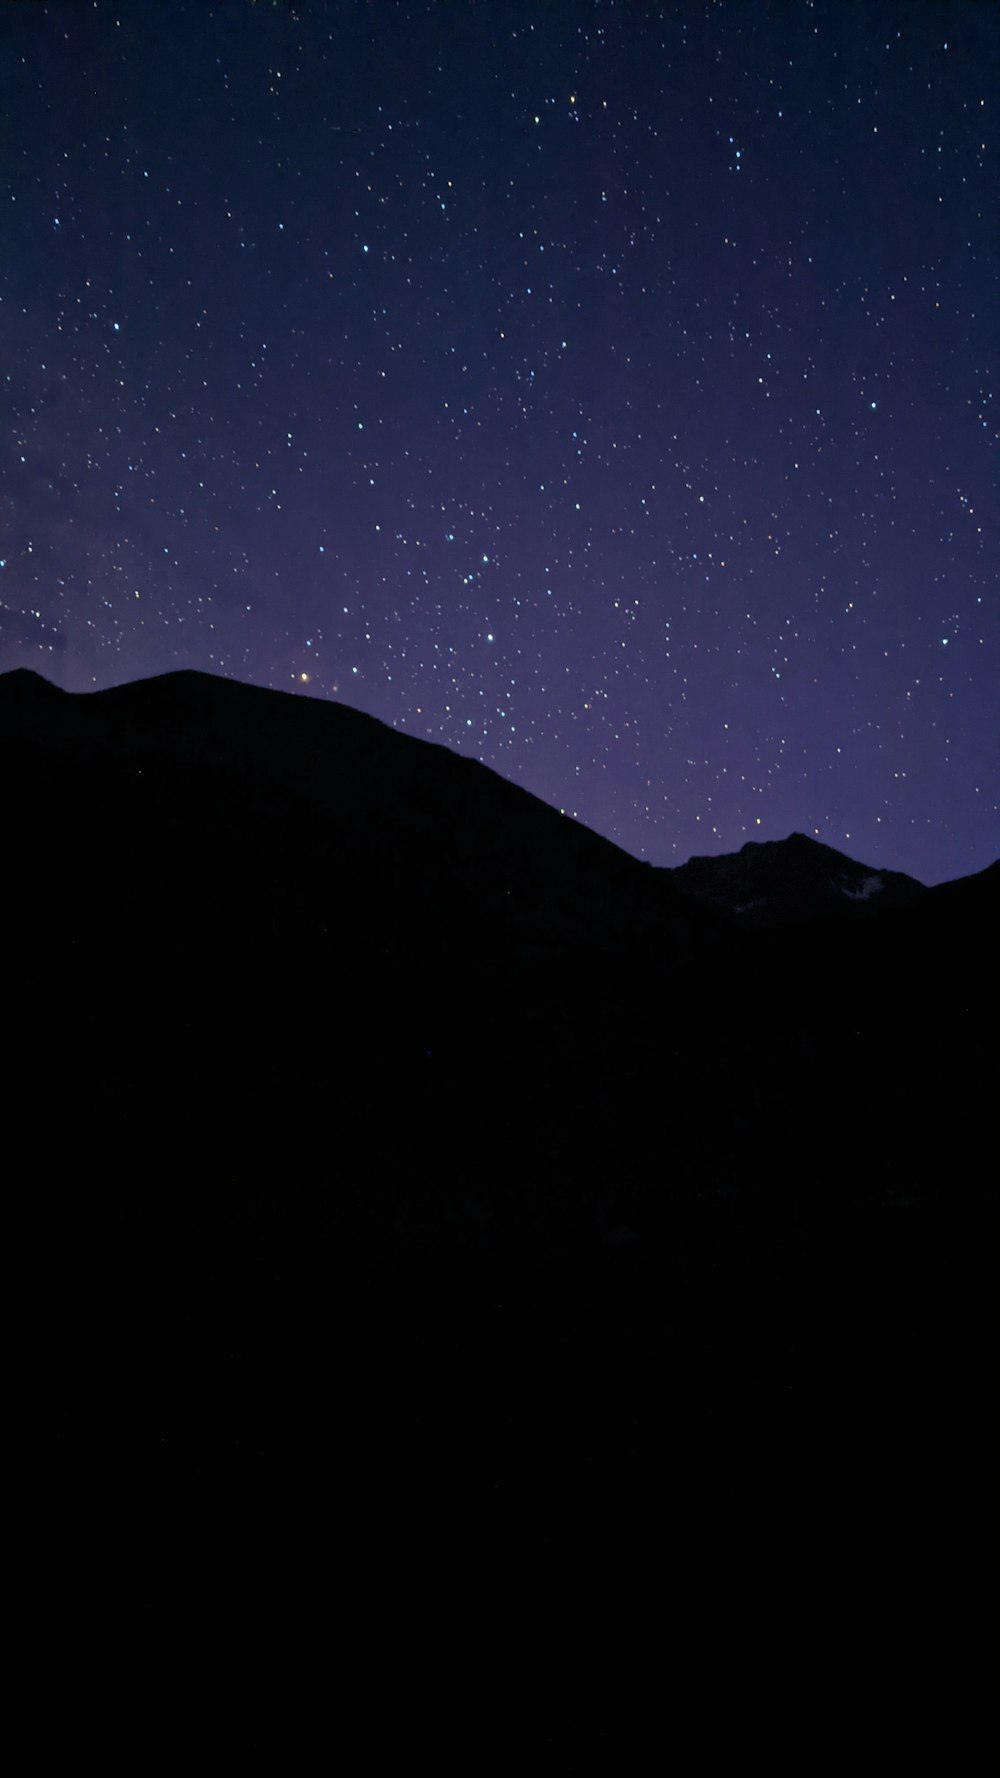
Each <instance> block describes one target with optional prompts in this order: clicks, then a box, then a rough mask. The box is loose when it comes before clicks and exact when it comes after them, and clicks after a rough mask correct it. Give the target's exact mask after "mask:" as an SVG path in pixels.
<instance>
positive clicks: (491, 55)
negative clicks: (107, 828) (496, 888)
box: [0, 0, 1000, 882]
mask: <svg viewBox="0 0 1000 1778" xmlns="http://www.w3.org/2000/svg"><path fill="white" fill-rule="evenodd" d="M998 94H1000V9H998V8H997V7H995V6H993V5H992V4H989V3H985V0H951V3H950V4H947V3H945V0H899V3H897V0H815V3H814V0H775V3H774V4H765V3H764V0H760V3H759V4H758V3H756V0H755V3H753V4H751V3H750V0H714V3H710V4H702V3H698V0H676V3H674V4H669V5H661V6H656V5H653V4H638V3H634V4H630V3H625V4H621V3H619V4H615V3H614V0H565V3H560V0H535V3H534V4H527V3H524V4H521V3H507V0H480V3H478V4H476V3H475V0H436V3H434V4H429V5H419V4H410V3H408V0H402V3H398V4H397V3H394V0H370V3H364V0H337V3H335V4H324V3H323V0H301V4H298V5H296V4H293V3H292V0H256V3H255V0H0V182H2V183H0V219H2V220H0V343H2V359H0V563H2V566H0V670H6V669H8V668H11V667H16V666H29V667H33V668H35V669H36V670H37V671H39V672H41V673H43V674H45V675H46V676H47V677H49V678H51V679H52V680H54V681H56V682H57V683H58V684H60V685H62V686H65V687H66V688H67V689H70V690H75V691H82V690H88V689H94V688H100V687H104V686H108V685H112V684H117V683H121V682H122V681H125V680H131V679H135V678H139V677H143V676H146V675H148V674H152V673H161V672H166V671H169V670H171V669H173V668H177V667H197V668H202V669H205V670H207V671H211V672H215V673H222V674H226V675H229V676H231V677H234V678H236V679H241V680H247V681H251V682H253V683H255V684H259V685H265V686H272V687H275V688H279V689H284V690H286V691H295V692H298V693H299V694H301V695H305V696H312V697H324V698H335V699H340V700H343V701H344V702H346V703H349V704H352V705H354V706H355V707H356V708H358V709H361V710H366V711H370V712H371V713H372V714H374V715H376V716H378V717H380V718H382V719H383V720H384V721H385V722H388V723H390V724H392V725H394V726H395V727H397V728H399V729H401V730H405V731H407V732H409V733H411V734H415V735H420V736H423V737H426V738H428V739H430V740H433V741H439V742H443V743H445V744H446V745H447V746H449V747H452V748H455V749H457V750H460V751H461V752H462V753H466V754H470V755H473V756H475V757H478V758H479V759H481V760H483V761H484V762H485V763H487V764H488V765H490V766H492V767H494V768H495V769H496V770H498V771H499V772H501V773H503V774H504V775H505V776H506V777H508V778H510V779H512V780H513V781H514V782H515V783H518V784H521V785H523V786H525V787H526V788H528V789H530V790H532V791H534V792H535V793H536V794H537V795H540V796H542V797H544V798H545V800H546V801H548V802H550V803H553V804H555V805H556V806H557V807H560V808H563V809H565V810H566V811H567V812H569V813H571V814H575V815H576V816H578V817H579V819H581V820H582V821H585V822H586V823H587V824H588V825H590V826H592V827H594V828H596V829H597V830H598V831H600V832H602V833H604V834H607V835H608V836H609V837H611V838H612V839H614V840H616V841H617V842H618V843H619V844H620V845H622V846H624V847H625V848H626V849H627V850H628V851H630V852H632V853H634V854H636V855H637V856H640V857H644V858H648V859H650V860H651V861H652V862H653V863H655V864H678V863H681V862H683V861H684V860H685V859H687V858H688V857H690V856H691V855H692V854H693V853H717V852H727V851H734V850H737V849H738V848H739V847H740V846H741V845H742V844H743V843H744V842H745V841H746V840H747V839H750V838H753V839H778V838H782V837H784V835H786V834H787V833H789V832H790V831H792V830H793V829H798V830H800V831H803V832H806V833H809V834H812V835H814V836H815V837H817V838H818V839H821V840H823V841H825V842H826V843H827V844H830V845H834V846H837V847H839V848H840V849H841V850H844V851H847V852H849V853H850V854H851V855H852V856H854V857H857V858H860V859H863V860H864V861H865V862H867V863H872V864H875V865H881V866H885V867H888V868H893V869H898V870H907V871H910V872H912V873H913V874H914V875H916V876H918V877H920V878H921V879H922V880H923V881H925V882H938V881H941V880H943V879H945V878H949V877H955V876H959V875H963V874H965V873H966V872H969V871H973V870H977V869H980V868H982V867H983V866H985V865H986V864H988V863H989V862H991V860H992V859H993V858H994V857H996V856H997V854H998V853H1000V814H998V808H1000V723H998V720H997V712H998V707H1000V697H998V695H997V687H998V685H1000V611H998V601H1000V584H998V583H1000V575H998V566H1000V550H998V538H997V516H998V515H997V501H996V471H997V455H996V446H997V415H996V410H995V407H993V406H992V405H991V384H992V382H993V378H994V372H995V369H996V365H997V357H998V330H997V316H998V314H1000V289H998V284H1000V230H998V201H997V191H998V189H1000V186H998V179H997V174H998V156H997V98H998Z"/></svg>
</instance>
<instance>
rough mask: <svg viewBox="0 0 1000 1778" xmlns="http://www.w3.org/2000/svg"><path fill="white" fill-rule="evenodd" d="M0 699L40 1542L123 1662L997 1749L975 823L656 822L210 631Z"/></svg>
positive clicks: (558, 1722) (291, 1729) (591, 1713)
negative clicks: (303, 686)
mask: <svg viewBox="0 0 1000 1778" xmlns="http://www.w3.org/2000/svg"><path fill="white" fill-rule="evenodd" d="M0 748H2V758H3V766H4V801H5V811H4V813H5V819H4V840H5V866H4V874H3V889H2V920H3V932H4V940H5V942H4V955H5V964H4V1025H3V1032H4V1036H3V1051H4V1074H5V1084H6V1105H7V1114H6V1118H5V1124H6V1129H7V1134H8V1154H7V1167H6V1177H7V1189H8V1193H9V1196H10V1200H11V1201H12V1202H13V1203H14V1204H15V1205H17V1206H21V1205H26V1206H27V1208H28V1222H29V1227H30V1231H31V1232H30V1235H29V1237H28V1238H27V1240H26V1242H25V1245H24V1256H25V1265H24V1273H25V1279H26V1282H27V1287H28V1290H27V1294H28V1301H29V1304H30V1307H29V1310H28V1312H27V1314H26V1315H25V1317H24V1318H23V1320H22V1321H21V1323H20V1333H19V1339H20V1341H21V1342H22V1349H23V1369H24V1372H25V1374H26V1376H27V1378H28V1382H29V1390H30V1392H31V1395H32V1397H33V1402H34V1408H35V1412H36V1415H37V1424H38V1435H37V1439H36V1440H35V1441H34V1444H33V1446H32V1449H33V1450H34V1451H36V1452H37V1454H38V1458H39V1462H38V1474H37V1483H36V1503H35V1504H36V1506H37V1507H38V1510H39V1521H40V1524H41V1526H42V1529H41V1531H40V1532H39V1533H38V1534H37V1547H38V1552H39V1572H40V1575H41V1572H42V1567H43V1566H44V1567H45V1574H46V1578H45V1579H44V1581H43V1580H42V1579H40V1580H39V1589H40V1598H41V1599H42V1600H43V1601H44V1600H48V1601H50V1602H51V1609H52V1610H54V1611H56V1612H57V1613H59V1614H62V1615H63V1616H64V1617H65V1620H66V1624H67V1635H68V1636H69V1637H70V1638H71V1639H72V1638H76V1639H77V1642H78V1645H79V1647H80V1648H81V1650H85V1649H86V1647H87V1644H88V1642H89V1641H90V1639H91V1637H92V1636H93V1634H94V1624H95V1623H96V1622H97V1621H98V1619H99V1618H100V1615H101V1612H102V1609H103V1608H104V1606H105V1604H106V1602H107V1600H108V1598H109V1597H111V1596H112V1591H113V1597H114V1599H115V1600H116V1601H117V1603H116V1606H115V1609H116V1610H117V1611H119V1612H121V1613H124V1614H125V1617H126V1620H127V1622H128V1623H134V1627H135V1635H134V1640H135V1651H136V1653H135V1660H134V1663H132V1664H130V1667H129V1671H128V1674H127V1676H126V1675H125V1674H124V1673H121V1674H119V1675H118V1677H117V1679H116V1682H115V1683H116V1684H117V1685H118V1687H119V1691H120V1692H121V1693H122V1694H123V1695H124V1694H128V1697H129V1699H130V1700H131V1705H130V1707H134V1708H136V1709H137V1710H139V1712H140V1714H141V1704H139V1703H136V1700H137V1699H138V1700H141V1698H142V1695H143V1686H144V1678H143V1674H144V1658H145V1657H144V1655H143V1650H146V1651H148V1654H149V1663H148V1664H149V1665H151V1666H152V1667H154V1668H156V1669H157V1670H158V1671H159V1672H160V1673H161V1674H162V1670H163V1664H164V1662H167V1663H168V1665H169V1663H170V1662H176V1663H177V1672H178V1675H179V1678H178V1684H179V1685H182V1686H183V1688H184V1689H185V1690H186V1691H190V1690H191V1688H192V1687H193V1688H195V1689H197V1687H198V1686H200V1685H204V1686H205V1687H206V1688H207V1690H208V1691H211V1689H212V1687H213V1686H215V1685H218V1684H219V1683H221V1681H220V1679H219V1675H220V1673H221V1671H222V1669H223V1668H225V1669H226V1670H227V1671H228V1670H230V1669H231V1668H235V1669H236V1670H237V1671H238V1670H239V1664H240V1660H241V1659H242V1658H243V1657H242V1654H241V1649H242V1643H243V1639H244V1637H245V1638H246V1639H247V1641H248V1643H249V1644H250V1645H254V1644H256V1652H257V1657H258V1658H259V1656H260V1647H261V1643H262V1642H263V1643H264V1644H265V1645H266V1647H267V1648H268V1649H269V1650H271V1649H272V1642H273V1663H274V1666H275V1668H277V1666H278V1665H279V1664H280V1665H284V1664H287V1665H288V1667H289V1668H290V1669H291V1671H292V1673H293V1675H298V1677H299V1680H300V1682H301V1684H302V1686H303V1687H304V1688H306V1689H309V1690H311V1691H313V1693H315V1688H316V1686H319V1687H320V1688H321V1689H322V1688H324V1687H329V1695H330V1710H331V1721H332V1723H333V1725H334V1726H333V1727H332V1728H331V1745H332V1746H333V1747H336V1727H335V1725H336V1721H337V1720H338V1712H340V1711H341V1710H344V1709H346V1708H347V1700H350V1703H351V1708H352V1709H353V1710H361V1711H362V1713H365V1712H367V1719H368V1720H369V1722H370V1725H371V1735H372V1743H371V1745H372V1748H373V1750H374V1749H376V1748H384V1745H385V1740H386V1738H389V1739H390V1740H392V1742H393V1744H394V1745H396V1746H398V1747H400V1748H403V1749H406V1748H409V1749H410V1750H411V1751H414V1752H417V1753H420V1752H422V1751H423V1750H425V1749H427V1750H431V1749H433V1748H436V1747H441V1746H443V1745H444V1743H445V1742H446V1741H456V1740H457V1742H458V1743H459V1745H460V1747H461V1748H462V1749H464V1752H463V1758H465V1759H466V1760H467V1761H468V1762H469V1763H470V1765H471V1766H473V1767H475V1768H478V1767H479V1766H481V1764H482V1763H483V1760H484V1759H485V1758H487V1757H490V1756H491V1752H492V1750H493V1749H494V1748H496V1749H497V1750H500V1749H501V1747H502V1748H504V1749H506V1750H507V1752H508V1754H509V1753H510V1752H513V1753H514V1754H515V1755H516V1756H523V1755H525V1754H526V1755H527V1757H529V1758H532V1757H535V1758H538V1759H539V1760H545V1759H546V1758H548V1759H553V1758H556V1759H557V1758H559V1756H560V1754H566V1753H569V1752H571V1751H572V1752H573V1753H576V1752H577V1751H579V1750H581V1749H589V1750H590V1751H591V1752H592V1753H593V1755H594V1756H595V1757H596V1758H597V1760H598V1761H599V1763H600V1764H601V1765H610V1764H611V1763H612V1762H614V1763H615V1764H616V1765H618V1764H620V1763H621V1762H622V1760H623V1759H625V1761H626V1764H630V1763H632V1762H631V1759H630V1756H628V1755H627V1753H626V1748H627V1747H628V1745H629V1744H631V1743H634V1744H635V1745H636V1746H639V1745H640V1744H641V1745H643V1746H645V1747H646V1748H647V1749H649V1748H652V1749H653V1751H654V1754H655V1755H656V1757H660V1756H661V1755H662V1756H663V1757H670V1755H671V1754H673V1755H674V1756H675V1757H677V1758H678V1759H680V1760H681V1763H682V1764H687V1765H688V1766H689V1767H691V1764H692V1762H691V1760H690V1759H689V1758H688V1756H686V1755H683V1754H682V1752H681V1749H682V1748H683V1747H691V1748H693V1749H695V1751H696V1753H697V1758H696V1759H695V1760H694V1762H693V1769H698V1770H700V1769H705V1770H709V1769H714V1762H715V1761H716V1760H717V1759H721V1758H722V1757H723V1754H722V1751H721V1750H722V1747H723V1744H724V1745H725V1747H726V1748H728V1749H729V1752H728V1753H727V1754H726V1755H725V1757H726V1758H727V1759H728V1758H730V1757H731V1755H732V1752H733V1751H734V1750H737V1751H738V1750H740V1749H743V1750H744V1751H745V1752H747V1753H750V1752H752V1751H758V1752H761V1753H763V1754H764V1755H765V1757H767V1758H768V1760H769V1762H770V1763H771V1764H772V1765H777V1766H778V1767H779V1768H783V1767H784V1766H785V1765H786V1764H787V1765H788V1768H789V1769H792V1767H795V1768H796V1769H804V1768H807V1767H809V1766H811V1765H812V1764H813V1762H814V1760H815V1757H816V1754H817V1753H826V1752H827V1751H828V1750H831V1751H832V1750H833V1749H834V1748H837V1749H839V1750H840V1751H842V1752H846V1751H848V1750H850V1751H851V1752H852V1754H853V1755H854V1757H855V1759H856V1758H857V1757H858V1752H859V1749H860V1748H861V1747H862V1746H863V1747H864V1750H865V1756H866V1757H867V1756H868V1755H869V1754H870V1756H871V1759H872V1761H882V1760H889V1761H891V1762H892V1763H894V1764H898V1761H899V1759H900V1757H901V1755H902V1752H903V1750H904V1749H906V1748H911V1747H917V1746H920V1747H921V1748H922V1749H925V1750H926V1749H928V1748H930V1747H931V1746H932V1745H937V1746H939V1747H940V1749H941V1750H942V1751H945V1750H946V1751H947V1755H948V1759H949V1764H950V1765H952V1766H954V1765H955V1764H956V1762H957V1765H958V1767H959V1768H960V1769H961V1770H963V1771H969V1772H972V1771H978V1770H985V1769H986V1765H985V1762H984V1760H983V1759H982V1757H981V1753H982V1749H983V1747H984V1742H983V1739H982V1737H983V1734H984V1723H985V1721H986V1720H987V1718H986V1710H985V1705H986V1699H987V1695H988V1694H987V1685H986V1674H987V1672H988V1671H989V1657H990V1652H991V1649H990V1642H991V1637H992V1630H993V1623H994V1620H993V1616H992V1612H991V1609H990V1606H989V1604H988V1601H990V1599H991V1593H992V1589H993V1585H994V1583H995V1578H996V1576H995V1564H994V1551H993V1543H992V1524H993V1518H992V1512H991V1505H990V1489H991V1484H992V1483H994V1482H995V1479H996V1477H995V1469H994V1462H993V1444H994V1399H995V1365H994V1353H995V1345H996V1341H995V1316H994V1304H995V1294H994V1284H993V1269H994V1261H995V1253H994V1241H993V1234H994V1224H993V1209H992V1206H993V1158H992V1150H993V1149H994V1148H995V1090H996V1048H995V1039H994V1028H995V1006H996V986H997V970H996V931H997V901H998V872H997V868H996V867H994V868H993V869H992V870H991V871H990V872H986V873H984V874H983V875H982V876H980V877H977V878H971V879H967V880H965V881H964V882H960V883H954V884H949V885H945V886H944V887H943V888H940V889H933V890H928V889H923V888H922V887H921V886H920V885H917V884H914V883H912V881H911V880H910V879H907V878H899V877H895V878H894V877H892V876H891V874H889V873H885V874H884V881H882V882H879V883H878V884H877V885H876V886H873V882H872V879H873V878H876V877H878V875H879V873H878V872H877V871H873V870H872V869H870V868H869V867H867V866H859V865H857V864H855V863H854V862H853V861H851V860H846V859H843V858H841V857H840V855H839V854H836V853H831V852H829V851H828V850H827V849H826V848H823V847H818V846H813V845H812V842H810V841H808V840H804V839H802V838H801V837H800V836H793V838H792V839H791V840H789V841H787V842H783V843H782V845H780V846H775V847H761V848H747V849H745V852H744V853H741V854H740V855H739V858H738V859H736V860H732V859H731V860H715V861H711V860H695V861H692V865H690V866H686V867H684V869H683V870H681V871H679V872H670V871H656V870H653V869H651V868H649V867H647V866H644V865H641V864H639V863H637V862H636V861H635V860H633V859H631V858H629V857H627V856H626V855H624V854H623V853H621V852H619V851H617V850H616V848H615V847H614V846H612V845H611V844H609V843H608V842H606V841H604V840H602V839H600V838H599V837H598V836H596V835H594V834H592V833H590V832H588V831H587V830H585V829H583V828H581V827H579V826H577V825H576V824H574V823H572V822H570V821H568V820H566V819H564V818H563V817H561V816H560V815H558V814H557V813H556V812H554V811H553V810H551V809H549V808H547V807H546V806H545V805H544V804H542V803H540V802H538V801H537V800H535V799H534V798H532V797H530V796H528V795H527V794H526V793H524V792H522V791H519V790H517V789H516V788H514V787H513V786H511V785H509V784H507V783H505V782H504V781H503V780H501V779H499V778H497V777H496V776H494V775H493V774H491V773H490V772H488V771H486V770H485V769H484V768H482V767H480V766H478V765H476V764H474V763H472V762H469V761H466V760H463V759H460V758H458V757H456V756H455V755H453V754H450V753H448V752H447V751H446V750H444V749H441V748H435V747H431V746H428V745H426V744H425V743H422V742H419V741H416V740H412V739H409V738H407V737H404V736H401V735H398V734H395V733H393V732H391V731H389V730H387V729H385V728H384V727H382V726H381V725H380V724H379V723H377V722H375V721H373V720H372V719H370V718H368V717H365V716H362V715H360V714H358V713H357V712H355V711H352V710H349V709H346V708H344V707H342V706H337V705H331V704H324V703H319V702H312V701H310V700H306V699H299V698H294V697H289V696H285V695H282V694H276V693H271V692H265V691H261V690H257V689H253V688H250V687H246V686H240V685H236V684H232V683H229V682H225V681H221V680H215V679H211V678H209V677H207V676H204V675H199V674H190V673H179V674H173V675H169V676H167V677H165V678H162V679H157V680H150V681H147V682H144V683H141V684H136V685H131V686H124V687H121V688H119V689H117V690H114V691H108V692H102V693H100V694H94V695H92V696H89V697H71V696H69V695H67V694H64V693H62V692H60V691H58V690H56V689H55V688H53V687H52V686H50V685H48V684H47V683H46V682H45V681H43V680H40V679H38V678H37V677H35V676H34V675H31V674H26V673H15V674H9V675H7V676H6V677H5V678H3V679H0ZM15 1264H19V1260H15ZM112 1576H113V1577H114V1583H113V1588H112ZM123 1601H127V1603H124V1602H123ZM88 1626H90V1627H89V1629H88ZM213 1626H214V1627H213ZM153 1651H155V1652H153ZM164 1651H166V1652H164ZM246 1658H247V1659H251V1658H252V1657H251V1655H250V1654H248V1655H247V1657H246ZM268 1658H269V1659H270V1658H272V1657H271V1656H269V1657H268ZM81 1659H83V1655H82V1653H81ZM213 1663H214V1664H213ZM171 1670H173V1669H171ZM181 1676H183V1677H181ZM123 1708H124V1705H123ZM245 1708H246V1709H247V1711H250V1712H252V1711H253V1710H255V1709H257V1708H260V1709H261V1710H263V1704H262V1702H261V1700H260V1698H256V1699H254V1698H248V1699H247V1700H246V1704H245ZM262 1732H263V1731H262ZM294 1735H295V1713H294V1711H291V1712H290V1714H289V1716H288V1718H287V1720H286V1724H285V1731H284V1739H283V1741H282V1746H283V1749H284V1752H285V1755H286V1756H287V1754H288V1752H289V1750H290V1746H291V1742H292V1740H293V1739H294ZM644 1757H648V1755H645V1756H644Z"/></svg>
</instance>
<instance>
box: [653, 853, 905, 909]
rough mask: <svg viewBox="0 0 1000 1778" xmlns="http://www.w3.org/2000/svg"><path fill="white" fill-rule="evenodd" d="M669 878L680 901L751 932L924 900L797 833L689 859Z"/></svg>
mask: <svg viewBox="0 0 1000 1778" xmlns="http://www.w3.org/2000/svg"><path fill="white" fill-rule="evenodd" d="M673 876H674V880H675V881H676V882H677V883H679V884H680V886H681V888H682V889H684V890H685V891H686V893H687V894H688V895H695V896H697V897H698V898H699V899H701V900H704V901H707V902H711V904H712V905H713V906H715V907H719V908H725V909H726V910H728V911H729V912H730V913H733V914H736V915H738V916H739V917H740V918H741V920H743V921H744V922H746V923H747V924H753V925H757V926H764V925H767V926H773V925H778V924H780V923H781V922H783V921H792V920H805V919H814V918H816V916H818V915H821V914H828V913H834V912H837V913H843V912H845V911H847V910H849V909H858V910H860V909H865V910H874V909H880V910H881V909H883V908H887V907H905V906H907V905H909V904H910V903H912V902H913V901H914V900H915V899H916V898H917V897H918V896H919V895H921V894H922V893H924V885H923V884H922V883H918V882H917V880H916V878H915V877H908V876H906V875H905V874H904V873H903V872H901V871H887V870H876V869H874V868H873V866H871V865H868V864H859V863H858V862H857V860H856V859H853V858H848V857H846V856H845V854H844V853H843V852H837V851H835V850H834V848H833V847H832V846H824V845H821V844H820V843H819V841H817V840H813V839H809V838H808V836H807V835H806V834H802V833H793V834H790V835H789V837H788V839H787V840H765V841H758V840H748V841H747V843H746V845H745V846H743V847H742V848H741V850H740V851H739V852H730V853H726V854H724V855H723V856H721V857H715V858H691V859H689V860H688V863H687V864H681V865H678V866H677V867H676V869H675V870H674V872H673Z"/></svg>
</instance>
